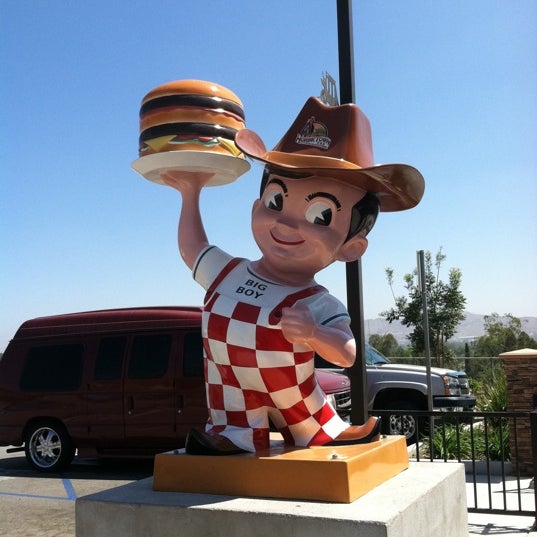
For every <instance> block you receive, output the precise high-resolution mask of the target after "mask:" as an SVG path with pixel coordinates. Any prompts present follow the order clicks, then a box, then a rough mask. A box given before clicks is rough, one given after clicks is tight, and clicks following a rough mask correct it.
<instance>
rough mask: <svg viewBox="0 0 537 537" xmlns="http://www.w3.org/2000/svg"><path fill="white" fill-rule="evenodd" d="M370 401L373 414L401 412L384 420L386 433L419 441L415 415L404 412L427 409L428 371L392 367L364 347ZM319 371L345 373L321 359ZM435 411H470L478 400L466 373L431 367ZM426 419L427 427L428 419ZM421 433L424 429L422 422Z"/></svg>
mask: <svg viewBox="0 0 537 537" xmlns="http://www.w3.org/2000/svg"><path fill="white" fill-rule="evenodd" d="M365 358H366V375H367V402H368V408H369V411H370V412H371V413H374V411H375V410H394V411H398V412H397V413H396V414H395V413H394V414H392V415H390V416H389V418H385V417H383V433H384V434H399V435H404V436H405V437H406V439H407V443H408V444H410V443H414V442H415V441H416V439H417V429H418V427H417V423H416V416H413V415H411V414H403V413H401V411H404V410H427V372H426V368H425V367H424V366H418V365H406V364H392V363H390V361H389V360H388V358H386V357H385V356H384V355H382V354H381V353H380V352H379V351H378V350H377V349H375V348H374V347H372V346H371V345H368V344H366V345H365ZM315 366H316V367H317V368H327V369H330V370H331V371H336V372H340V373H341V372H345V370H344V369H338V368H334V367H333V365H332V364H330V363H328V362H326V361H325V360H323V359H322V358H320V357H319V356H317V357H316V362H315ZM431 386H432V391H433V410H442V411H446V412H456V411H463V410H464V411H471V410H473V409H474V407H475V404H476V399H475V397H474V396H473V395H471V392H470V386H469V384H468V377H467V376H466V373H465V372H464V371H454V370H451V369H443V368H438V367H431ZM418 419H420V420H422V419H423V425H425V421H426V418H418ZM418 425H419V430H420V431H423V430H424V427H423V425H422V424H421V421H420V423H419V424H418Z"/></svg>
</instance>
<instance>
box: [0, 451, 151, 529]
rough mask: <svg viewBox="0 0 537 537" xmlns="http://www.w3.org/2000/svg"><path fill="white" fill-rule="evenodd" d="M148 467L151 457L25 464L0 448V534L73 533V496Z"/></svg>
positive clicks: (147, 471)
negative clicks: (52, 470) (53, 470)
mask: <svg viewBox="0 0 537 537" xmlns="http://www.w3.org/2000/svg"><path fill="white" fill-rule="evenodd" d="M152 473H153V463H152V462H151V461H129V460H124V461H119V462H117V461H115V462H112V461H108V462H99V461H95V460H77V459H75V461H74V462H73V464H72V465H71V467H70V468H69V469H68V470H67V471H65V472H62V473H61V474H43V473H41V472H38V471H36V470H33V469H32V468H30V466H29V465H28V464H27V462H26V458H25V457H24V453H20V452H19V453H7V452H6V448H0V536H2V537H34V536H35V537H38V536H39V537H75V534H76V529H75V501H76V499H77V498H79V497H81V496H86V495H87V494H93V493H95V492H100V491H102V490H106V489H110V488H114V487H117V486H120V485H124V484H126V483H130V482H132V481H136V480H138V479H144V478H146V477H149V476H151V475H152Z"/></svg>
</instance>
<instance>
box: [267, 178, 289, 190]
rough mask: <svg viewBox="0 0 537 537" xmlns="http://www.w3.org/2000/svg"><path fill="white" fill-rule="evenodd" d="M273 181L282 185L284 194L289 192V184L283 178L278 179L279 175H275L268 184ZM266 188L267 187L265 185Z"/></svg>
mask: <svg viewBox="0 0 537 537" xmlns="http://www.w3.org/2000/svg"><path fill="white" fill-rule="evenodd" d="M272 183H274V184H276V185H278V186H280V187H281V188H282V190H283V193H284V194H287V185H286V184H285V183H284V182H283V181H282V180H281V179H278V178H277V177H273V178H272V179H271V180H270V181H269V182H268V183H267V186H269V185H271V184H272ZM265 188H266V187H265Z"/></svg>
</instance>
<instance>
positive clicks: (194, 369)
mask: <svg viewBox="0 0 537 537" xmlns="http://www.w3.org/2000/svg"><path fill="white" fill-rule="evenodd" d="M183 376H184V377H203V343H202V340H201V332H189V333H188V334H186V335H185V343H184V349H183Z"/></svg>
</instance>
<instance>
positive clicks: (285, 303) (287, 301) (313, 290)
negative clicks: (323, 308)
mask: <svg viewBox="0 0 537 537" xmlns="http://www.w3.org/2000/svg"><path fill="white" fill-rule="evenodd" d="M323 291H326V288H325V287H323V286H322V285H312V286H311V287H307V288H306V289H302V290H301V291H297V292H296V293H293V294H291V295H287V296H286V297H285V298H284V299H283V300H282V301H281V302H280V303H279V304H278V305H277V306H276V307H275V308H274V309H273V310H272V311H271V312H270V315H269V324H278V323H279V322H280V319H281V317H282V309H283V308H290V307H291V306H293V304H295V302H297V301H299V300H302V299H304V298H308V297H310V296H313V295H316V294H318V293H321V292H323Z"/></svg>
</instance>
